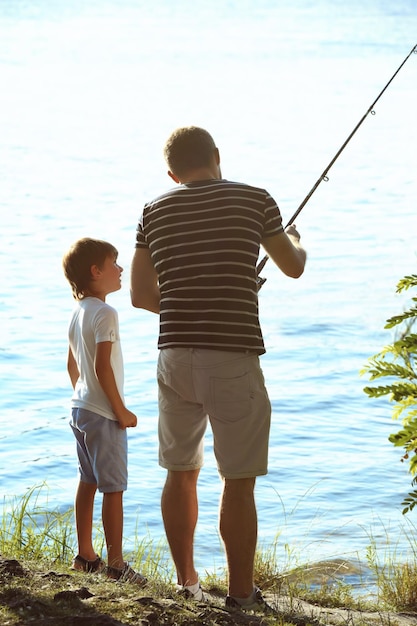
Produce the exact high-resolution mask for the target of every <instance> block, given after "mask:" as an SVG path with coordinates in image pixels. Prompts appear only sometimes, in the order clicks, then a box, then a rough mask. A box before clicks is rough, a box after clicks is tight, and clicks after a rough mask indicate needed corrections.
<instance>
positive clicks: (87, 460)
mask: <svg viewBox="0 0 417 626" xmlns="http://www.w3.org/2000/svg"><path fill="white" fill-rule="evenodd" d="M70 426H71V428H72V431H73V433H74V435H75V439H76V440H77V455H78V468H79V472H80V479H81V480H82V481H83V482H85V483H89V484H92V485H97V488H98V490H99V491H101V492H102V493H113V492H118V491H126V489H127V433H126V430H123V429H122V428H119V423H118V422H116V421H114V420H110V419H108V418H107V417H103V416H102V415H98V414H97V413H93V412H92V411H88V410H87V409H80V408H73V409H72V417H71V420H70Z"/></svg>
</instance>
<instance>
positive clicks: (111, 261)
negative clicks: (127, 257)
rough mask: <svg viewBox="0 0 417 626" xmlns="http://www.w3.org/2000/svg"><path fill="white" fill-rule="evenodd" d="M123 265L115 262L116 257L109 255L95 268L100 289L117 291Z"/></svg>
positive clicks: (120, 281)
mask: <svg viewBox="0 0 417 626" xmlns="http://www.w3.org/2000/svg"><path fill="white" fill-rule="evenodd" d="M122 272H123V267H121V266H120V265H119V264H118V263H117V258H115V257H113V256H109V257H107V258H106V260H105V261H104V263H103V265H102V266H101V267H100V268H98V270H97V277H96V280H98V281H99V282H100V287H101V290H102V291H103V292H104V293H112V292H113V291H118V290H119V289H120V288H121V286H122V279H121V276H122Z"/></svg>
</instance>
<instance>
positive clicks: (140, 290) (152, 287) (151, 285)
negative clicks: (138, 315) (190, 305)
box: [130, 248, 161, 313]
mask: <svg viewBox="0 0 417 626" xmlns="http://www.w3.org/2000/svg"><path fill="white" fill-rule="evenodd" d="M130 298H131V301H132V305H133V306H134V307H136V308H138V309H146V310H147V311H151V312H152V313H159V301H160V298H161V295H160V292H159V286H158V274H157V273H156V270H155V268H154V266H153V263H152V259H151V255H150V252H149V250H148V249H147V248H136V250H135V254H134V255H133V259H132V265H131V272H130Z"/></svg>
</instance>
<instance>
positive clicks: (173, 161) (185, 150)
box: [164, 126, 216, 177]
mask: <svg viewBox="0 0 417 626" xmlns="http://www.w3.org/2000/svg"><path fill="white" fill-rule="evenodd" d="M215 149H216V144H215V143H214V139H213V137H212V136H211V135H210V133H208V132H207V131H206V130H204V128H199V127H198V126H185V127H183V128H177V129H176V130H174V132H173V133H172V134H171V135H170V137H169V138H168V140H167V141H166V143H165V146H164V157H165V161H166V162H167V165H168V167H169V169H170V171H171V172H172V173H173V174H175V175H176V176H179V177H181V176H183V175H184V174H186V173H188V172H189V171H192V170H194V169H197V168H200V167H206V166H207V165H210V163H211V160H212V158H213V152H214V150H215Z"/></svg>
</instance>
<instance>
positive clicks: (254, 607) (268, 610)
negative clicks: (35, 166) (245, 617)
mask: <svg viewBox="0 0 417 626" xmlns="http://www.w3.org/2000/svg"><path fill="white" fill-rule="evenodd" d="M226 609H232V610H234V611H253V612H254V613H263V614H264V615H278V611H276V610H275V609H273V608H272V606H270V605H269V604H268V603H267V602H266V601H265V599H264V597H263V595H262V592H261V590H260V589H258V587H255V589H254V598H253V602H251V603H250V604H240V602H238V601H237V600H235V598H233V597H232V596H226Z"/></svg>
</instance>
